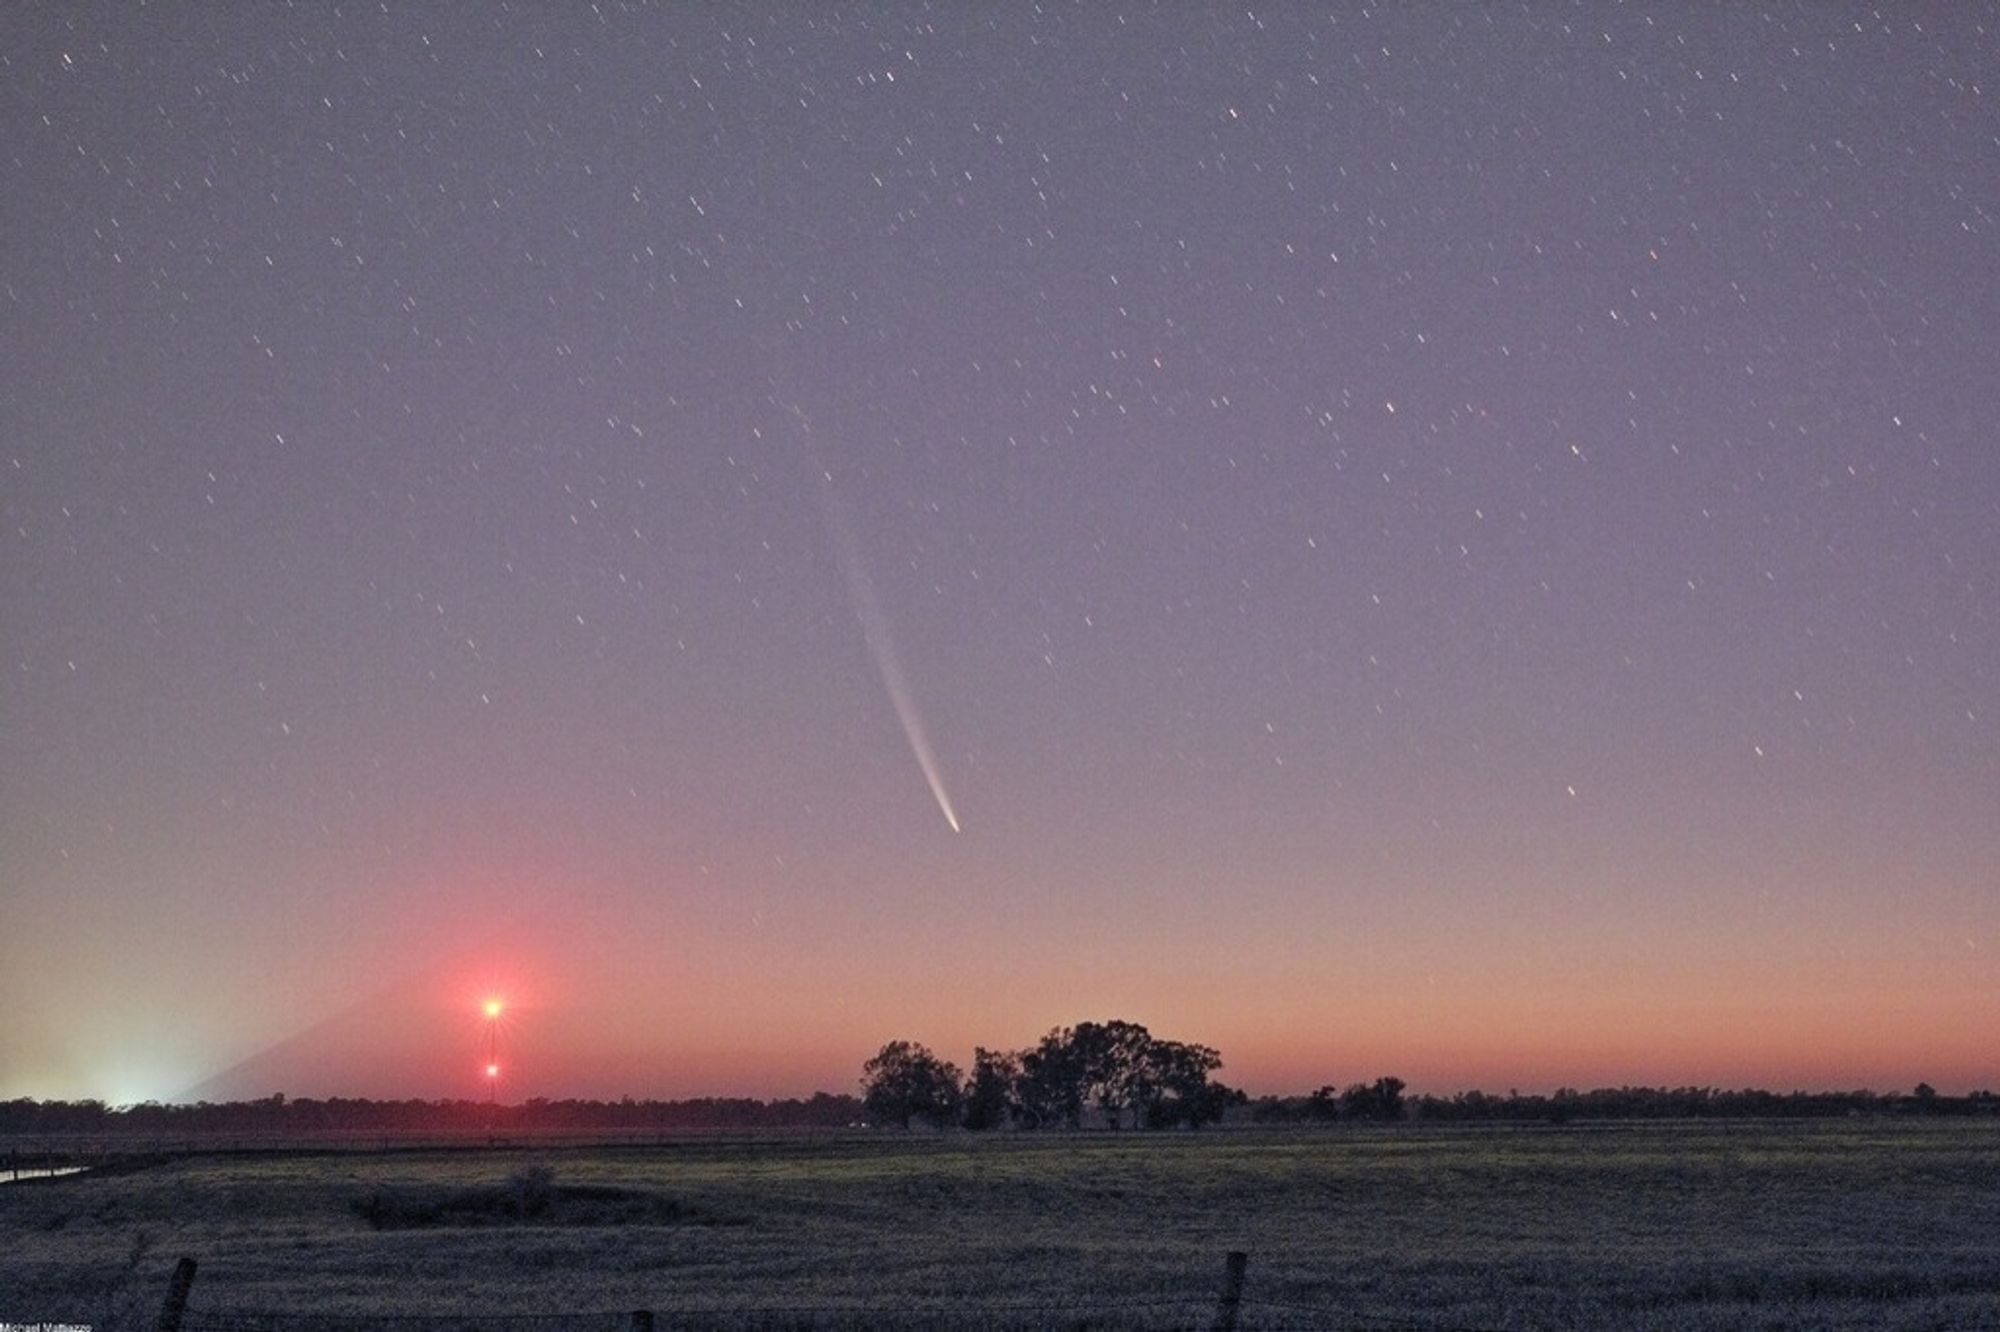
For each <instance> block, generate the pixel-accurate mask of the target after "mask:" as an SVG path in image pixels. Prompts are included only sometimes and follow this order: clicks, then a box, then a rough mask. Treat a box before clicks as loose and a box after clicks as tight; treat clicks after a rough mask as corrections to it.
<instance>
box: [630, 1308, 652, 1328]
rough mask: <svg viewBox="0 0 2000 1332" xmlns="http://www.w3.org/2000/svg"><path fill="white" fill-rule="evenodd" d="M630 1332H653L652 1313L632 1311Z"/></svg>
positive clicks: (643, 1310)
mask: <svg viewBox="0 0 2000 1332" xmlns="http://www.w3.org/2000/svg"><path fill="white" fill-rule="evenodd" d="M632 1332H653V1311H652V1310H651V1309H634V1310H633V1311H632Z"/></svg>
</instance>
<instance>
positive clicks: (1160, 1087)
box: [861, 1020, 1247, 1131]
mask: <svg viewBox="0 0 2000 1332" xmlns="http://www.w3.org/2000/svg"><path fill="white" fill-rule="evenodd" d="M1221 1067H1222V1056H1221V1055H1219V1054H1217V1053H1216V1052H1215V1051H1214V1050H1212V1049H1210V1048H1209V1047H1208V1046H1206V1045H1193V1044H1189V1043H1187V1042H1184V1041H1169V1040H1163V1039H1161V1038H1160V1037H1157V1036H1155V1035H1153V1034H1152V1033H1151V1032H1149V1031H1147V1030H1146V1029H1145V1028H1144V1027H1142V1026H1140V1025H1139V1024H1138V1023H1136V1022H1124V1021H1116V1020H1114V1021H1111V1022H1079V1023H1077V1024H1076V1025H1075V1026H1074V1027H1057V1028H1056V1029H1055V1030H1053V1031H1051V1032H1049V1034H1048V1035H1046V1036H1044V1037H1042V1039H1041V1040H1040V1041H1039V1042H1037V1043H1036V1044H1035V1045H1034V1046H1032V1047H1031V1048H1029V1049H1026V1050H1019V1051H1011V1050H987V1049H983V1048H982V1049H978V1050H975V1051H974V1052H973V1056H972V1071H971V1073H970V1074H964V1075H962V1074H960V1072H959V1070H958V1069H957V1067H956V1066H954V1065H952V1064H951V1063H948V1062H947V1061H945V1060H943V1059H940V1058H938V1056H936V1055H935V1054H933V1053H931V1051H930V1050H928V1049H927V1048H925V1047H924V1046H922V1045H919V1044H917V1043H915V1042H913V1041H891V1042H889V1043H888V1044H887V1045H885V1046H883V1047H882V1049H881V1050H880V1052H878V1053H877V1054H876V1055H875V1057H874V1058H873V1059H870V1060H869V1061H868V1062H867V1063H866V1064H864V1065H863V1066H862V1070H861V1085H862V1097H861V1100H862V1104H863V1106H864V1107H865V1108H866V1110H867V1112H868V1115H869V1117H870V1118H871V1119H872V1120H874V1122H876V1123H879V1124H896V1125H900V1126H901V1127H903V1128H908V1127H909V1126H910V1125H911V1123H913V1122H917V1121H921V1122H923V1123H927V1124H931V1125H933V1126H935V1127H937V1128H946V1127H949V1126H951V1125H953V1124H957V1125H959V1126H961V1127H963V1128H967V1129H972V1130H975V1131H977V1130H986V1129H999V1128H1008V1127H1019V1128H1029V1129H1036V1128H1055V1127H1068V1128H1078V1127H1081V1126H1082V1124H1083V1122H1084V1119H1085V1117H1086V1116H1091V1117H1093V1118H1094V1119H1095V1120H1096V1121H1097V1122H1099V1123H1102V1124H1103V1125H1104V1126H1105V1127H1106V1128H1113V1129H1115V1128H1121V1127H1124V1126H1125V1125H1127V1124H1128V1123H1129V1124H1130V1126H1131V1127H1133V1128H1150V1129H1164V1128H1172V1127H1174V1126H1176V1125H1182V1124H1184V1125H1186V1126H1187V1127H1189V1128H1200V1127H1201V1126H1202V1125H1204V1124H1212V1123H1214V1122H1215V1121H1217V1120H1219V1119H1221V1118H1222V1116H1223V1113H1224V1112H1225V1111H1226V1110H1228V1108H1229V1107H1230V1106H1232V1105H1239V1104H1242V1103H1243V1102H1244V1101H1245V1100H1246V1099H1247V1098H1246V1097H1245V1096H1244V1095H1243V1093H1242V1092H1240V1091H1237V1090H1235V1089H1233V1088H1231V1087H1228V1086H1225V1085H1224V1084H1222V1083H1220V1082H1218V1081H1216V1080H1214V1079H1213V1078H1211V1077H1210V1076H1209V1075H1210V1074H1212V1073H1214V1072H1215V1071H1216V1070H1217V1069H1219V1068H1221Z"/></svg>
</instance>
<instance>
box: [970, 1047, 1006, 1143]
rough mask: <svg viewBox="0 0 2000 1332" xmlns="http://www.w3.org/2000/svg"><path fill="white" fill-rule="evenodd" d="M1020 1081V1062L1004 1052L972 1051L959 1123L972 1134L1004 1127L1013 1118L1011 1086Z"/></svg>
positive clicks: (980, 1049)
mask: <svg viewBox="0 0 2000 1332" xmlns="http://www.w3.org/2000/svg"><path fill="white" fill-rule="evenodd" d="M1020 1078H1021V1061H1020V1059H1019V1058H1018V1057H1016V1056H1014V1055H1012V1054H1009V1053H1008V1052H1007V1051H1005V1050H988V1049H984V1048H979V1049H975V1050H974V1051H973V1052H972V1077H971V1078H970V1079H969V1080H968V1081H967V1082H966V1085H965V1117H964V1118H963V1119H961V1120H960V1121H959V1122H960V1123H962V1124H964V1125H965V1127H966V1128H969V1129H972V1130H974V1131H980V1130H985V1129H997V1128H1005V1127H1006V1126H1007V1125H1008V1124H1009V1123H1010V1122H1011V1121H1012V1120H1013V1118H1014V1114H1015V1109H1016V1107H1015V1103H1014V1087H1015V1085H1016V1084H1017V1083H1018V1082H1019V1081H1020Z"/></svg>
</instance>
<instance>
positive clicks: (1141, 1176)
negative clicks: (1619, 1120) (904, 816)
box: [0, 1121, 2000, 1332]
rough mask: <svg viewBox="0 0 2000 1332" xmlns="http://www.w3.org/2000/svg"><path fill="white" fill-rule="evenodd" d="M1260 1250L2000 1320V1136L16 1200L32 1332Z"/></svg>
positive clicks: (1617, 1305) (1093, 1322) (973, 1317)
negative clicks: (184, 1310) (40, 1324)
mask: <svg viewBox="0 0 2000 1332" xmlns="http://www.w3.org/2000/svg"><path fill="white" fill-rule="evenodd" d="M537 1165H540V1166H542V1167H545V1168H546V1169H545V1170H539V1171H538V1170H535V1169H533V1167H535V1166H537ZM1231 1249H1241V1250H1244V1251H1246V1252H1248V1253H1249V1255H1250V1265H1249V1275H1248V1281H1247V1284H1246V1288H1245V1303H1244V1305H1243V1310H1242V1321H1241V1324H1240V1325H1241V1326H1242V1327H1245V1328H1274V1327H1376V1326H1383V1325H1404V1326H1416V1327H1483V1328H1521V1329H1527V1328H1580V1327H1592V1328H1595V1327H1612V1328H1656V1329H1725V1328H1727V1329H1738V1328H1780V1327H1815V1328H1820V1327H1844V1328H1946V1327H1964V1328H1972V1327H1989V1328H1996V1329H2000V1124H1994V1123H1980V1122H1937V1121H1932V1122H1920V1121H1855V1122H1844V1123H1839V1124H1784V1125H1768V1124H1754V1125H1753V1124H1695V1125H1657V1124H1644V1125H1617V1126H1605V1127H1570V1128H1547V1129H1521V1128H1493V1129H1484V1128H1481V1129H1450V1130H1447V1129H1427V1128H1415V1127H1412V1128H1397V1129H1383V1130H1363V1129H1352V1128H1336V1129H1320V1130H1313V1129H1290V1130H1268V1131H1264V1130H1259V1131H1252V1130H1243V1131H1226V1132H1210V1133H1206V1134H1198V1135H1196V1134H1162V1135H1148V1136H1135V1135H1129V1134H1126V1135H1120V1134H1110V1133H1095V1134H1083V1135H1046V1136H1040V1135H1026V1134H1010V1135H995V1136H991V1137H971V1136H963V1135H953V1136H945V1137H924V1136H912V1137H908V1138H905V1137H901V1136H897V1135H857V1136H843V1137H837V1138H831V1139H784V1138H768V1139H750V1140H745V1139H733V1140H726V1141H725V1140H702V1139H690V1140H687V1141H683V1142H679V1143H675V1144H669V1145H664V1146H658V1147H645V1148H617V1149H614V1148H576V1149H565V1150H554V1151H543V1152H538V1153H532V1154H531V1153H526V1152H509V1151H490V1152H489V1151H428V1152H413V1153H394V1154H386V1155H361V1154H354V1153H345V1154H327V1155H290V1156H248V1155H246V1156H229V1157H206V1158H203V1157H193V1158H186V1159H180V1160H173V1161H168V1162H165V1163H161V1164H157V1165H154V1166H151V1167H148V1168H146V1169H142V1170H138V1171H135V1172H132V1173H128V1174H122V1175H106V1176H94V1175H83V1176H77V1177H73V1178H69V1179H55V1180H45V1181H37V1182H34V1183H26V1184H20V1185H5V1186H0V1322H4V1321H12V1322H16V1323H20V1322H32V1321H37V1320H43V1321H54V1320H62V1321H71V1322H80V1323H91V1324H94V1325H95V1326H96V1327H98V1328H104V1327H113V1326H115V1327H141V1326H143V1327H151V1326H152V1323H153V1320H154V1319H155V1317H156V1316H157V1313H158V1309H159V1304H160V1299H161V1296H162V1294H163V1292H164V1291H165V1288H166V1285H167V1281H168V1275H169V1272H170V1270H171V1269H172V1267H173V1265H174V1262H175V1260H176V1259H177V1258H179V1257H180V1256H182V1255H187V1256H191V1257H193V1258H195V1259H196V1260H197V1261H198V1263H199V1264H200V1270H199V1275H198V1277H197V1279H196V1281H195V1284H194V1291H193V1298H192V1299H191V1301H190V1303H189V1311H190V1317H189V1320H188V1324H187V1326H188V1327H189V1328H190V1329H195V1328H200V1327H217V1326H223V1325H224V1324H223V1323H222V1322H221V1321H219V1320H218V1317H217V1315H219V1314H221V1313H223V1312H228V1311H237V1312H242V1311H261V1310H297V1311H312V1312H315V1313H319V1314H327V1313H383V1312H395V1313H408V1314H451V1315H461V1316H463V1315H473V1316H475V1318H474V1320H473V1321H474V1323H477V1324H478V1325H486V1326H514V1327H519V1328H524V1329H525V1328H528V1327H532V1326H536V1325H537V1324H535V1323H534V1322H531V1321H523V1320H516V1321H514V1322H512V1323H508V1322H504V1321H501V1320H500V1319H499V1318H498V1316H499V1315H509V1316H513V1315H521V1314H527V1313H553V1312H571V1311H612V1312H613V1316H612V1317H610V1318H607V1319H600V1320H597V1321H596V1322H594V1323H593V1322H590V1321H577V1322H573V1323H567V1324H565V1323H548V1324H542V1326H545V1327H547V1328H548V1329H549V1332H559V1330H560V1329H564V1328H579V1329H580V1328H583V1327H588V1326H603V1327H620V1326H624V1325H625V1323H624V1321H623V1318H622V1315H619V1314H617V1313H616V1311H625V1310H632V1309H637V1308H651V1309H654V1310H657V1311H659V1324H660V1326H662V1327H681V1326H701V1327H794V1326H822V1327H834V1326H839V1327H865V1326H904V1327H911V1326H924V1327H931V1326H947V1327H983V1326H1027V1327H1041V1326H1052V1327H1077V1326H1091V1327H1102V1328H1139V1327H1188V1326H1196V1327H1205V1326H1207V1325H1208V1322H1209V1320H1210V1319H1211V1318H1212V1317H1213V1315H1214V1311H1215V1307H1216V1302H1215V1290H1216V1288H1217V1286H1218V1285H1219V1284H1220V1278H1221V1275H1222V1268H1223V1259H1224V1254H1225V1253H1226V1252H1227V1251H1228V1250H1231ZM1150 1301H1159V1302H1160V1303H1148V1302H1150ZM998 1306H1023V1307H1021V1308H1014V1309H1003V1308H1000V1307H998ZM857 1308H858V1309H862V1310H865V1311H864V1312H859V1313H853V1314H851V1315H848V1316H842V1315H840V1314H838V1313H832V1314H827V1313H808V1312H798V1313H783V1312H778V1311H779V1310H808V1309H810V1310H822V1309H835V1310H838V1309H848V1310H854V1309H857ZM690 1310H697V1311H714V1310H721V1311H723V1312H720V1313H715V1312H701V1313H687V1312H685V1311H690ZM676 1311H682V1312H681V1313H679V1314H678V1315H677V1314H676ZM730 1311H736V1312H730ZM870 1311H872V1312H870ZM891 1311H906V1312H902V1313H893V1312H891ZM907 1311H916V1313H915V1314H912V1313H909V1312H907ZM936 1311H950V1312H949V1313H948V1314H938V1313H937V1312H936ZM229 1325H231V1326H300V1327H307V1326H310V1327H330V1326H351V1325H353V1324H335V1323H329V1322H324V1321H322V1322H297V1323H291V1324H277V1323H270V1324H267V1323H261V1322H255V1321H251V1322H246V1323H238V1324H229ZM466 1325H472V1324H466ZM383 1326H389V1324H383ZM402 1326H405V1327H410V1328H415V1327H417V1326H419V1325H418V1324H415V1323H405V1324H402ZM426 1326H428V1325H426Z"/></svg>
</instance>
